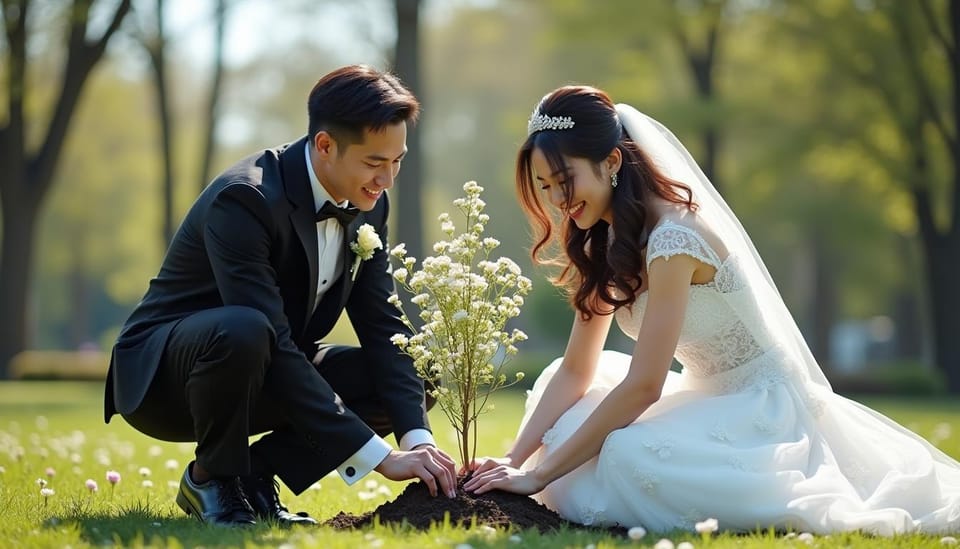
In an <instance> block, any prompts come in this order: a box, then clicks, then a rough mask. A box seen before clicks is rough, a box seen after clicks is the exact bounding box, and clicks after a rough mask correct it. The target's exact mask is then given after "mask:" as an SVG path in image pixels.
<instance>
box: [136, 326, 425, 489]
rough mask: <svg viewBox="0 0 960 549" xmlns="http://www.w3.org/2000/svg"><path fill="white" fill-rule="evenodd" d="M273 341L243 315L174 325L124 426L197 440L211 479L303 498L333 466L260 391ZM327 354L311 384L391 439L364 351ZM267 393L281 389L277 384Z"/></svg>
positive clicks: (338, 349)
mask: <svg viewBox="0 0 960 549" xmlns="http://www.w3.org/2000/svg"><path fill="white" fill-rule="evenodd" d="M273 340H274V334H273V328H272V326H271V325H270V324H269V322H268V321H267V318H266V317H265V316H264V315H262V314H261V313H259V312H258V311H256V310H254V309H251V308H248V307H223V308H219V309H211V310H208V311H201V312H199V313H195V314H193V315H191V316H189V317H186V318H184V319H182V320H180V321H179V322H178V324H177V325H176V326H175V327H174V328H173V330H172V331H171V333H170V337H169V339H168V340H167V346H166V348H165V349H164V353H163V357H162V358H161V361H160V364H159V366H158V368H157V372H156V374H155V376H154V378H153V381H152V382H151V385H150V388H149V389H148V390H147V393H146V395H145V396H144V399H143V401H142V403H141V404H140V406H139V407H138V408H137V409H136V410H135V411H134V412H133V413H132V414H129V415H125V416H124V419H126V421H127V422H128V423H130V425H132V426H133V427H134V428H136V429H137V430H138V431H141V432H143V433H145V434H147V435H149V436H152V437H154V438H157V439H160V440H168V441H179V442H185V441H196V442H197V449H196V459H197V462H198V463H199V464H200V466H201V467H203V468H204V469H206V470H207V471H209V472H210V473H211V474H213V475H215V476H244V475H248V474H251V472H253V473H258V474H276V475H277V476H279V477H280V478H281V479H282V480H283V482H284V484H286V485H287V486H288V487H289V488H290V489H291V490H292V491H293V492H294V493H297V494H299V493H300V492H302V491H303V490H306V489H307V488H308V487H309V486H310V485H311V484H313V483H314V482H315V481H317V480H318V479H320V478H322V477H323V476H324V475H326V474H327V473H329V472H330V467H329V465H321V464H320V462H321V460H318V459H313V457H314V456H313V455H312V454H313V450H312V449H311V447H310V446H309V445H308V444H307V443H306V441H305V440H304V439H303V438H302V435H301V434H300V433H298V432H296V431H295V430H294V429H293V427H292V426H291V422H290V420H289V418H288V417H285V416H284V415H283V414H282V413H281V411H280V410H281V406H280V405H278V401H277V399H279V398H283V395H282V394H280V395H276V394H269V393H267V392H264V391H263V387H264V380H265V379H266V376H268V375H277V373H276V372H271V370H270V354H271V349H272V347H273ZM324 351H325V352H324V354H323V357H322V359H321V361H320V362H319V363H318V364H315V365H314V366H315V368H316V370H317V376H316V378H314V379H310V380H308V382H315V383H327V384H329V385H330V386H331V388H332V389H333V390H334V392H336V393H337V395H338V396H339V397H340V399H341V400H342V402H343V405H344V406H345V407H346V408H348V409H350V410H351V411H352V412H354V413H355V414H356V415H357V416H359V417H360V419H362V420H363V421H364V422H365V423H366V424H367V425H369V426H370V427H371V428H372V429H373V430H374V431H375V432H376V433H377V434H379V435H380V436H386V435H388V434H389V433H391V432H392V431H393V427H392V425H391V422H390V419H389V418H388V417H387V415H386V413H385V411H384V408H383V406H382V404H381V401H380V399H379V398H378V396H377V395H376V394H375V393H374V387H373V381H372V374H371V373H370V371H369V361H368V360H367V359H366V358H365V356H364V352H363V349H361V348H359V347H350V346H342V345H330V346H327V347H326V348H325V349H324ZM310 358H313V357H310ZM278 381H279V383H278ZM302 382H303V379H302V378H301V379H300V380H298V381H297V383H302ZM271 385H273V386H281V387H282V386H284V384H283V380H273V383H272V384H271ZM430 400H432V399H430ZM428 404H432V402H429V403H428ZM293 413H296V412H295V411H294V412H293ZM259 433H267V434H266V435H264V436H263V437H261V438H260V439H259V440H257V441H256V442H254V443H253V444H252V445H250V444H249V443H248V437H249V436H250V435H256V434H259ZM330 443H332V444H335V443H336V441H330Z"/></svg>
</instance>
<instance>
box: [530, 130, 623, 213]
mask: <svg viewBox="0 0 960 549" xmlns="http://www.w3.org/2000/svg"><path fill="white" fill-rule="evenodd" d="M530 163H531V165H532V166H533V175H534V178H535V181H536V183H537V184H539V185H540V188H541V192H543V194H544V197H545V199H546V200H547V201H548V202H549V203H550V204H552V205H553V206H554V207H555V208H557V209H558V210H560V211H561V212H562V213H563V214H564V215H566V216H568V217H569V218H570V219H572V220H573V222H574V223H576V224H577V227H578V228H580V229H589V228H590V227H592V226H593V225H595V224H596V223H597V221H599V220H601V219H602V220H604V221H606V222H607V223H612V222H613V209H612V207H611V203H610V199H611V196H612V195H613V192H612V191H613V187H611V186H610V178H609V175H605V174H604V170H603V168H602V167H600V168H598V167H597V165H596V164H594V163H593V162H590V161H589V160H587V159H586V158H577V157H570V156H564V157H563V163H564V166H565V169H561V170H558V171H555V170H554V169H553V168H552V167H551V166H550V162H548V161H547V157H546V155H545V154H543V151H541V150H540V149H539V148H535V149H533V151H532V152H531V154H530ZM598 172H599V173H598ZM567 187H570V189H569V190H568V188H567ZM568 192H569V193H570V194H569V196H570V200H569V202H568V201H567V196H568V195H567V193H568Z"/></svg>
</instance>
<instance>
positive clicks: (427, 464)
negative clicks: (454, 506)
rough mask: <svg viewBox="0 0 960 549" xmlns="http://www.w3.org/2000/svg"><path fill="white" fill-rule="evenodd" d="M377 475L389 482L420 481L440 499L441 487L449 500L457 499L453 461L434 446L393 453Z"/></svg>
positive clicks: (377, 469)
mask: <svg viewBox="0 0 960 549" xmlns="http://www.w3.org/2000/svg"><path fill="white" fill-rule="evenodd" d="M374 471H376V472H378V473H380V474H381V475H383V476H384V477H386V478H388V479H390V480H409V479H412V478H419V479H420V480H422V481H423V483H424V484H426V485H427V489H429V490H430V495H431V496H436V495H437V488H438V486H439V488H440V491H442V492H443V493H444V494H446V495H447V497H449V498H455V497H457V474H456V473H455V472H454V463H453V459H451V458H450V456H448V455H447V454H446V453H444V452H443V450H440V449H439V448H436V447H434V446H429V445H423V444H421V445H419V446H417V449H415V450H410V451H409V452H402V451H400V450H391V451H390V453H389V454H387V457H386V458H384V459H383V461H381V462H380V465H377V466H376V467H375V468H374Z"/></svg>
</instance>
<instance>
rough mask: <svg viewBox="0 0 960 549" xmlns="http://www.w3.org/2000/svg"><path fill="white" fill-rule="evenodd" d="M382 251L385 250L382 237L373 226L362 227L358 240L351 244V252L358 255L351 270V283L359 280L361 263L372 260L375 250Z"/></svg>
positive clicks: (358, 231) (365, 224) (358, 233)
mask: <svg viewBox="0 0 960 549" xmlns="http://www.w3.org/2000/svg"><path fill="white" fill-rule="evenodd" d="M381 249H383V242H382V241H381V240H380V235H378V234H377V231H376V230H375V229H374V228H373V226H372V225H370V224H369V223H364V224H363V225H360V228H359V229H357V239H356V240H354V241H353V242H351V243H350V251H352V252H353V253H354V254H355V255H356V257H354V259H353V267H352V268H351V269H350V275H351V277H350V280H351V281H354V280H356V279H357V272H358V271H359V270H360V261H366V260H368V259H370V258H371V257H373V252H374V251H375V250H381Z"/></svg>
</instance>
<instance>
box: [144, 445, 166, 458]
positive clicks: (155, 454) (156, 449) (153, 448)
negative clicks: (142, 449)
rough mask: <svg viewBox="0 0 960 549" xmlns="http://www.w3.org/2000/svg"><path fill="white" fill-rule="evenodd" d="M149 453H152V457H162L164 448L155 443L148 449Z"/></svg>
mask: <svg viewBox="0 0 960 549" xmlns="http://www.w3.org/2000/svg"><path fill="white" fill-rule="evenodd" d="M147 453H148V454H149V455H150V457H160V456H161V455H163V448H161V447H159V446H157V445H156V444H154V445H153V446H151V447H150V449H149V450H147Z"/></svg>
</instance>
